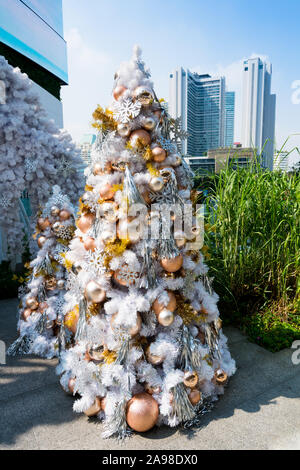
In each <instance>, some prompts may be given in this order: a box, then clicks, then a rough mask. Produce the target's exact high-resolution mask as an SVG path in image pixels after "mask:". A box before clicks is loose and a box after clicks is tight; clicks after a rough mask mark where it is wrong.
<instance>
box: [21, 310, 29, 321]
mask: <svg viewBox="0 0 300 470" xmlns="http://www.w3.org/2000/svg"><path fill="white" fill-rule="evenodd" d="M31 314H32V310H31V309H30V308H25V310H23V312H22V313H21V319H22V320H23V321H27V320H28V318H29V317H30V315H31Z"/></svg>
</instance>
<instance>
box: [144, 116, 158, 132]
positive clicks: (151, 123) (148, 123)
mask: <svg viewBox="0 0 300 470" xmlns="http://www.w3.org/2000/svg"><path fill="white" fill-rule="evenodd" d="M156 124H157V120H156V119H154V118H153V117H151V116H144V117H143V118H142V126H143V128H144V129H146V130H147V131H153V129H154V128H155V126H156Z"/></svg>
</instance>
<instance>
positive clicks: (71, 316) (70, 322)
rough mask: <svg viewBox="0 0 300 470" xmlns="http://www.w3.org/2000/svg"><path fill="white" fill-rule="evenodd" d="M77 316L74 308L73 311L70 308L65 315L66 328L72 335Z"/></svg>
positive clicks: (74, 332) (75, 327)
mask: <svg viewBox="0 0 300 470" xmlns="http://www.w3.org/2000/svg"><path fill="white" fill-rule="evenodd" d="M78 318H79V311H78V310H75V311H74V310H72V311H71V312H68V313H67V314H66V316H65V325H66V328H67V329H68V330H70V331H71V332H72V333H73V335H75V334H76V330H77V323H78Z"/></svg>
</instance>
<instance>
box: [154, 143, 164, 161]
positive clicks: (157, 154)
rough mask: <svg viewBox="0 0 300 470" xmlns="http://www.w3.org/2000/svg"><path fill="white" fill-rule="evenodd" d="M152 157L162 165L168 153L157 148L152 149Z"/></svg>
mask: <svg viewBox="0 0 300 470" xmlns="http://www.w3.org/2000/svg"><path fill="white" fill-rule="evenodd" d="M152 157H153V160H154V161H155V162H158V163H161V162H163V161H164V160H165V159H166V157H167V152H166V151H165V150H164V149H163V148H161V147H158V146H156V147H154V148H153V149H152Z"/></svg>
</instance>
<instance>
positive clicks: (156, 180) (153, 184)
mask: <svg viewBox="0 0 300 470" xmlns="http://www.w3.org/2000/svg"><path fill="white" fill-rule="evenodd" d="M149 186H150V188H151V189H152V190H153V191H155V192H157V191H161V190H162V188H163V187H164V180H163V179H162V178H161V177H160V176H154V177H153V178H151V180H150V183H149Z"/></svg>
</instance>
